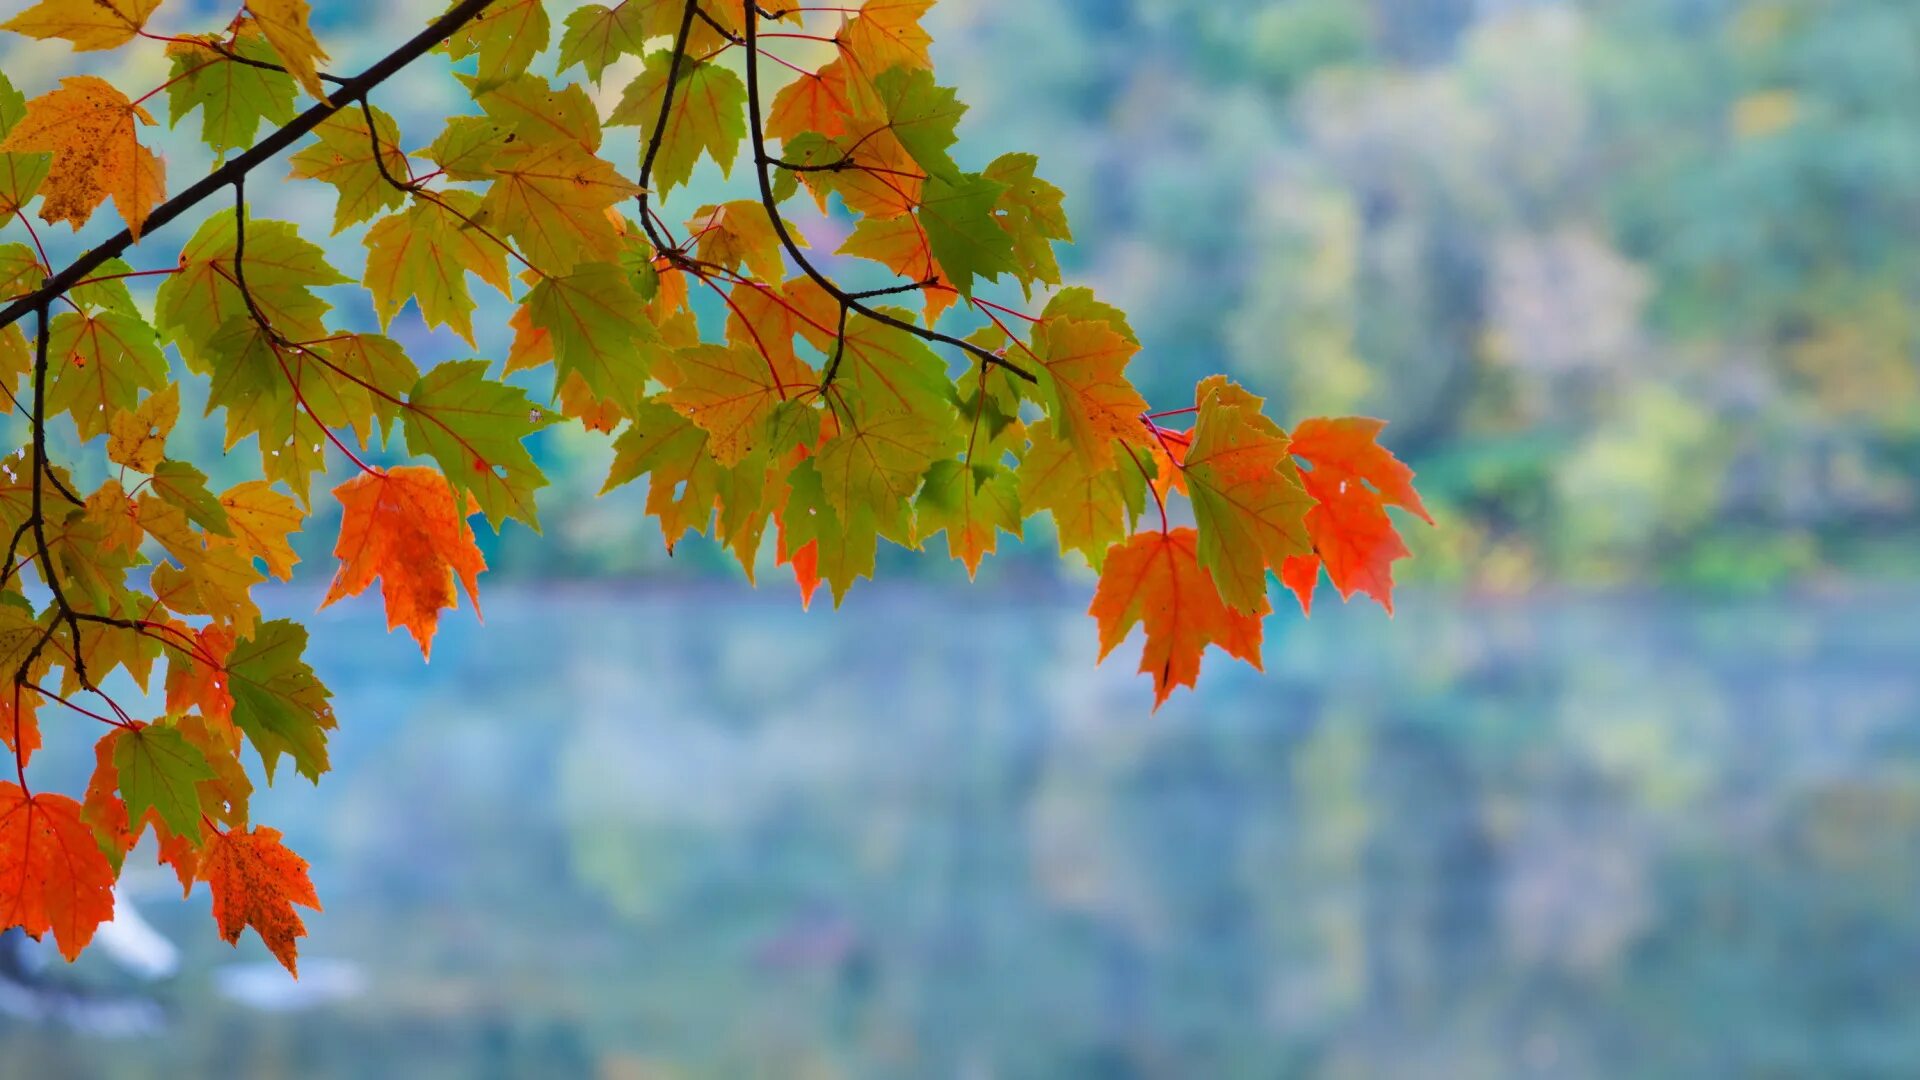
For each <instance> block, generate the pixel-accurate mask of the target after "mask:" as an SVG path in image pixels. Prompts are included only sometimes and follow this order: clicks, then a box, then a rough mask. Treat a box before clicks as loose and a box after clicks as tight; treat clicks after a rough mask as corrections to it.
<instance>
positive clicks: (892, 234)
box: [840, 214, 960, 326]
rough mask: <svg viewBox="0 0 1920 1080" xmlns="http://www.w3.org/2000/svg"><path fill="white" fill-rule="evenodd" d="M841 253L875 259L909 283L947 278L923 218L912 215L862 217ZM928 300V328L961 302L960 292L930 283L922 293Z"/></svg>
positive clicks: (841, 246)
mask: <svg viewBox="0 0 1920 1080" xmlns="http://www.w3.org/2000/svg"><path fill="white" fill-rule="evenodd" d="M840 254H842V255H855V256H858V257H860V258H863V259H872V260H874V261H875V262H878V263H880V264H881V265H883V266H885V267H886V268H887V269H889V270H891V271H893V272H894V273H896V274H898V275H900V276H901V277H903V278H906V279H908V280H909V281H925V282H937V281H938V280H939V279H941V278H944V277H945V276H946V274H945V272H944V271H942V270H941V269H940V263H939V261H938V260H936V259H935V258H934V257H933V246H932V244H931V243H930V242H929V241H928V239H927V230H926V228H925V227H924V226H922V225H921V223H920V219H919V218H917V217H914V216H913V215H911V214H909V215H906V216H904V217H896V218H871V217H867V218H861V219H860V221H859V223H858V224H856V225H855V226H854V227H853V232H852V233H851V234H849V235H848V237H847V239H846V241H845V242H844V243H842V244H841V245H840ZM921 295H922V296H924V297H925V298H926V308H925V311H926V320H927V325H928V326H932V325H933V324H934V323H935V322H937V321H939V318H940V316H941V314H942V313H944V312H945V311H946V310H947V309H948V308H950V307H952V306H953V305H954V304H955V303H957V302H958V301H959V299H960V294H959V292H958V291H956V290H954V289H951V288H942V287H940V286H939V285H937V284H928V285H927V286H925V287H924V288H923V289H922V290H921Z"/></svg>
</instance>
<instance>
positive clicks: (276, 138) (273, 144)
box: [0, 0, 493, 328]
mask: <svg viewBox="0 0 1920 1080" xmlns="http://www.w3.org/2000/svg"><path fill="white" fill-rule="evenodd" d="M492 2H493V0H460V3H458V4H456V5H455V6H454V7H453V8H452V9H450V10H449V11H448V12H447V13H446V14H444V15H442V16H440V17H439V18H438V19H435V20H434V21H433V22H432V23H431V24H430V25H428V27H427V28H426V29H425V30H422V31H421V32H420V33H418V34H416V35H414V36H413V38H412V39H410V40H409V41H407V43H406V44H404V45H401V46H400V47H399V48H397V49H395V50H394V51H392V52H390V53H388V54H387V55H386V56H384V57H382V58H381V59H380V60H379V61H377V62H376V63H375V64H374V65H373V66H372V67H370V68H368V69H367V70H365V71H363V72H361V73H360V74H359V75H357V76H355V77H353V78H351V79H346V80H344V81H342V82H341V83H340V84H339V86H340V88H339V89H338V90H336V91H334V93H333V96H332V98H331V100H328V101H322V102H320V103H319V104H317V105H315V106H313V107H312V108H310V109H308V110H307V111H306V112H303V113H301V114H300V115H299V116H296V117H294V119H293V122H292V123H290V124H287V125H286V126H285V127H282V128H280V129H278V130H277V131H275V132H273V134H271V135H268V136H267V137H266V138H264V139H262V140H260V141H259V142H258V143H255V144H254V145H253V146H252V147H251V148H250V149H248V150H247V151H246V152H245V153H242V154H240V155H239V156H237V157H235V158H234V159H233V160H232V161H229V162H227V163H226V164H225V165H222V166H221V167H219V168H218V169H215V170H214V171H212V172H210V173H208V174H207V175H206V176H205V177H203V178H201V179H200V181H199V182H198V183H196V184H194V185H193V186H192V187H190V188H188V189H187V190H185V191H183V192H181V193H180V194H178V195H175V196H174V197H173V198H171V199H168V200H167V201H166V202H164V203H161V204H160V205H159V206H157V207H155V208H154V210H153V212H152V213H151V214H148V215H147V220H146V225H145V228H144V230H143V231H146V232H151V231H153V230H155V229H158V228H160V227H161V226H163V225H166V224H167V223H168V222H171V221H172V220H173V219H175V218H177V217H179V216H180V215H181V214H184V213H186V212H187V211H188V210H191V209H193V208H194V207H195V206H197V205H199V204H200V203H201V202H202V201H203V200H205V199H206V198H207V197H208V196H210V195H213V194H214V193H216V192H218V191H220V190H221V189H222V188H224V187H226V186H227V185H229V184H231V183H233V182H234V181H235V180H237V179H239V178H240V177H243V176H245V175H246V174H247V173H249V172H251V171H252V170H253V169H254V168H255V167H256V166H259V165H261V164H263V163H265V162H266V161H268V160H270V159H272V158H273V156H274V155H276V154H278V153H280V152H281V151H282V150H285V149H287V148H288V147H291V146H292V145H293V144H294V143H295V142H297V141H299V139H300V138H301V137H302V136H305V135H307V134H308V133H309V132H311V131H313V129H314V128H317V127H319V126H320V125H321V123H323V122H324V121H325V120H326V119H327V118H328V117H330V116H332V115H333V114H334V113H337V112H339V111H340V110H341V109H344V108H346V107H347V106H348V105H351V104H353V103H354V102H356V101H358V100H359V99H360V98H361V97H363V96H364V95H365V94H366V93H367V92H368V91H370V90H372V89H373V88H374V87H376V86H379V85H380V84H381V83H383V82H385V81H386V80H387V79H388V78H390V77H392V76H393V75H394V74H395V73H396V72H398V71H400V70H401V69H403V68H405V67H406V66H407V65H408V64H411V63H413V62H414V61H415V60H418V59H419V58H420V57H422V56H425V55H426V54H427V53H428V52H429V51H431V50H432V49H433V47H434V46H436V45H438V44H440V43H441V42H443V41H445V40H447V39H448V38H450V37H452V36H453V35H454V33H455V32H456V31H458V30H459V29H460V28H461V27H462V26H465V25H466V24H467V23H468V22H470V21H472V20H473V18H474V16H476V15H478V14H480V12H481V10H482V9H483V8H485V7H486V6H487V5H488V4H490V3H492ZM133 239H134V238H133V233H132V231H131V230H128V229H122V230H120V231H119V232H118V233H116V234H115V235H114V236H113V237H112V238H110V239H108V240H107V242H106V243H103V244H101V245H100V246H99V247H97V248H93V249H92V250H90V251H88V252H87V253H86V254H84V255H82V256H80V257H79V258H78V259H75V260H74V261H73V263H72V264H71V265H69V266H68V267H67V268H66V269H65V270H62V271H60V272H59V273H58V274H55V275H54V276H53V277H51V278H49V279H48V280H47V283H46V284H45V285H42V286H41V287H40V288H39V289H37V290H35V291H33V292H31V293H29V294H27V295H26V296H23V297H21V298H20V299H18V300H15V301H14V302H13V303H11V304H9V305H7V307H6V309H5V310H0V328H4V327H7V326H11V325H13V324H14V323H15V322H18V321H19V320H20V319H22V318H24V317H25V316H26V315H27V314H29V313H30V312H33V311H35V310H38V309H39V308H40V307H41V306H42V305H44V304H46V303H48V302H50V301H51V300H53V298H55V297H57V296H60V295H62V294H63V293H65V292H66V291H67V290H68V289H71V288H73V287H74V286H75V285H76V284H78V283H80V282H81V281H84V280H86V278H87V275H89V274H91V273H93V272H94V271H95V270H98V269H99V268H100V267H101V266H102V265H104V264H105V263H107V262H108V261H110V260H113V259H117V258H119V257H120V256H121V255H123V254H125V253H126V250H127V249H128V248H130V247H132V246H133Z"/></svg>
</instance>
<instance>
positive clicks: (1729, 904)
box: [0, 589, 1920, 1078]
mask: <svg viewBox="0 0 1920 1080" xmlns="http://www.w3.org/2000/svg"><path fill="white" fill-rule="evenodd" d="M281 599H282V602H283V605H284V606H285V607H287V608H289V609H293V608H297V607H302V606H306V607H310V601H311V599H312V598H311V597H310V596H306V595H283V596H282V597H281ZM1912 599H1913V598H1911V597H1891V598H1886V597H1882V598H1876V599H1859V600H1850V601H1823V602H1800V603H1788V602H1784V601H1782V602H1775V603H1756V604H1743V605H1740V606H1724V605H1722V606H1700V605H1694V606H1688V605H1686V604H1682V603H1679V602H1675V601H1654V600H1612V601H1595V600H1582V601H1561V602H1549V601H1535V602H1529V603H1527V604H1511V605H1499V606H1475V605H1472V604H1469V603H1466V602H1463V601H1461V600H1459V599H1457V598H1453V597H1448V596H1439V595H1434V596H1419V595H1413V596H1409V597H1408V598H1407V601H1406V602H1405V605H1404V608H1403V610H1402V612H1401V614H1400V616H1399V617H1398V618H1397V619H1395V620H1393V621H1388V620H1385V619H1383V618H1381V617H1380V616H1379V614H1378V612H1377V611H1374V610H1372V609H1366V610H1361V609H1358V608H1356V609H1354V610H1352V611H1343V610H1341V609H1340V608H1339V607H1338V605H1329V606H1328V608H1327V609H1326V610H1325V612H1324V613H1323V614H1320V615H1317V616H1316V617H1315V619H1314V624H1313V626H1312V627H1311V630H1310V631H1303V630H1301V629H1300V628H1299V627H1297V626H1290V625H1286V620H1283V619H1277V618H1276V619H1274V620H1271V621H1270V625H1271V630H1270V632H1271V633H1272V634H1274V635H1275V636H1276V639H1275V640H1274V641H1272V642H1271V646H1270V650H1269V653H1270V657H1271V659H1270V663H1269V668H1270V670H1269V672H1268V674H1267V675H1266V676H1264V677H1262V676H1259V675H1257V674H1255V673H1252V672H1251V671H1246V670H1244V669H1240V670H1236V669H1234V668H1232V667H1229V666H1228V665H1226V664H1225V663H1220V662H1217V661H1209V664H1210V667H1211V668H1212V670H1211V671H1210V676H1209V678H1208V679H1206V680H1204V685H1203V687H1202V690H1201V692H1200V693H1198V694H1190V695H1183V696H1179V697H1176V698H1175V699H1174V701H1173V702H1171V703H1170V704H1169V705H1168V706H1167V707H1166V708H1165V709H1163V710H1162V711H1161V712H1160V713H1158V714H1150V713H1148V712H1147V710H1146V706H1147V704H1148V703H1149V701H1150V691H1149V687H1148V685H1147V683H1146V682H1144V681H1142V680H1139V679H1136V678H1135V677H1134V676H1132V675H1131V674H1130V671H1129V665H1127V664H1126V663H1125V662H1124V659H1123V658H1122V657H1116V659H1115V660H1114V661H1112V662H1110V663H1109V665H1108V666H1106V667H1105V668H1096V667H1095V666H1094V664H1093V649H1094V633H1093V628H1092V626H1091V624H1090V623H1089V622H1088V621H1087V620H1086V619H1085V618H1084V617H1083V616H1082V615H1081V614H1080V613H1079V607H1080V605H1081V604H1083V603H1084V598H1075V597H1068V596H1059V597H1053V596H1047V597H1041V598H1037V599H1034V598H1029V599H1025V600H1014V599H1009V598H1007V597H1005V596H998V597H996V596H993V595H990V594H979V593H965V594H955V593H947V592H941V591H919V590H910V589H909V590H899V591H891V592H890V591H886V590H882V589H868V590H866V591H865V592H864V593H856V596H855V598H854V600H853V601H852V602H851V603H850V604H849V606H848V608H847V609H845V610H843V611H841V612H839V613H838V614H834V613H832V612H825V611H816V612H814V613H813V614H810V615H809V614H803V613H801V612H799V611H797V610H794V609H793V608H792V607H791V606H790V604H789V601H788V598H787V597H786V596H785V595H784V594H782V595H773V594H772V592H771V591H769V593H763V594H758V595H755V594H750V593H746V592H744V591H743V590H731V589H716V590H714V591H712V592H706V591H699V592H679V593H649V594H640V595H632V596H615V597H608V596H605V595H599V596H594V595H589V594H585V593H582V594H578V595H565V594H562V595H560V596H558V597H556V596H554V595H551V594H549V595H548V596H546V597H544V598H536V597H535V596H533V595H530V594H529V595H519V596H515V595H512V594H503V593H499V592H496V593H494V594H493V595H492V596H490V597H489V600H488V608H487V615H488V624H487V626H486V627H485V628H484V629H481V628H477V627H474V626H473V625H472V624H471V620H470V619H469V618H468V617H466V616H465V615H462V616H460V617H458V618H456V619H455V620H454V621H453V622H452V624H451V625H450V626H449V627H448V628H447V629H446V630H445V631H443V636H442V638H441V639H440V641H439V642H438V643H437V644H436V646H435V650H434V662H433V664H432V666H431V667H428V668H424V669H423V668H421V667H420V666H419V664H418V659H417V657H415V656H410V655H409V652H410V650H411V648H412V646H411V644H410V643H409V642H408V641H406V640H405V639H404V638H402V637H392V638H389V637H387V636H386V635H384V634H382V633H380V631H379V622H378V619H379V614H378V611H377V605H368V604H361V605H354V606H353V607H352V609H351V610H349V611H347V612H344V613H336V612H335V611H333V610H329V611H328V612H326V613H323V614H322V615H321V616H319V617H318V620H317V626H316V650H317V653H318V658H317V663H316V666H317V667H319V668H320V670H321V672H322V674H323V675H324V676H325V677H327V679H328V680H329V681H330V682H331V683H332V684H333V685H334V686H335V687H336V688H337V690H338V692H339V699H340V700H339V712H340V715H341V716H342V717H343V718H344V724H345V726H344V727H343V729H342V730H341V732H340V733H339V736H338V738H337V740H336V743H335V746H336V749H335V772H334V774H333V775H332V776H331V777H329V778H328V780H327V781H326V782H325V783H324V784H323V785H322V786H321V787H320V788H319V789H317V790H316V789H314V788H312V787H310V786H308V785H306V784H305V783H304V782H303V781H298V780H296V779H283V780H282V786H281V787H280V788H278V789H276V790H275V791H273V792H271V793H268V794H266V795H265V796H264V797H263V798H261V799H260V800H259V802H258V804H257V807H258V809H257V813H258V815H259V816H260V817H261V818H262V819H263V820H267V821H270V822H273V823H275V824H276V825H279V826H280V827H282V828H283V829H284V830H285V831H286V833H287V834H288V839H289V842H290V843H292V844H293V845H294V846H295V847H296V848H297V849H298V850H300V851H302V852H303V853H305V854H306V855H307V856H308V857H309V858H310V859H311V860H312V862H313V864H314V879H315V882H316V884H317V885H318V887H319V889H320V892H321V895H322V897H323V899H324V900H325V901H326V902H327V904H328V906H329V910H328V912H327V913H326V914H325V915H321V916H314V917H311V918H310V919H309V924H310V926H311V928H312V931H313V936H312V937H311V938H310V939H309V940H308V942H307V943H306V944H305V945H304V947H303V956H302V967H303V969H304V970H306V971H307V972H309V973H310V976H311V977H313V978H314V979H315V980H316V982H315V985H314V986H313V987H311V988H309V987H308V986H306V985H305V984H304V983H303V984H302V985H301V986H300V987H298V988H293V987H290V986H287V985H285V984H284V983H277V984H276V983H275V981H274V980H273V979H270V978H268V977H267V976H265V975H264V974H263V973H262V970H261V969H259V968H258V967H256V966H255V965H256V964H257V963H258V962H260V961H261V960H263V959H264V957H265V953H264V951H263V950H261V949H260V948H259V947H258V945H257V943H255V942H253V941H252V939H251V938H249V939H248V943H247V944H246V946H245V947H244V948H243V949H242V950H241V951H240V952H239V953H237V954H236V953H234V952H233V951H231V950H229V949H228V948H227V947H226V946H225V945H222V944H221V943H219V942H218V940H217V939H216V938H215V936H214V934H213V932H212V927H211V924H210V923H209V921H208V919H207V915H206V912H205V903H206V901H205V899H204V897H203V896H196V897H195V898H194V899H193V900H191V901H187V902H184V903H183V902H181V901H180V900H179V899H178V893H177V891H174V892H168V891H167V889H166V888H165V887H164V886H165V879H164V877H163V875H161V874H160V873H158V872H156V873H154V874H152V875H150V876H148V877H147V878H145V879H141V880H144V882H145V883H146V885H147V888H146V890H145V891H142V892H140V893H139V894H138V900H139V901H140V903H141V907H142V909H143V911H144V912H145V913H146V915H147V917H148V919H149V920H150V921H152V922H153V923H154V924H155V926H157V927H158V928H159V929H160V930H161V932H163V933H165V934H166V935H167V936H169V937H170V938H172V939H173V940H174V941H176V942H178V943H179V944H180V945H181V947H182V950H183V957H182V970H181V974H180V975H179V976H178V977H177V978H175V979H174V980H172V981H171V982H169V983H166V984H163V985H161V986H160V988H159V989H158V990H157V991H152V990H148V991H143V993H150V994H152V995H153V996H154V997H156V998H157V999H158V1000H159V1001H160V1003H161V1004H162V1006H163V1007H164V1008H165V1009H166V1010H167V1014H168V1016H169V1023H168V1027H167V1030H166V1031H165V1032H164V1033H163V1034H160V1035H157V1036H152V1037H146V1038H138V1039H126V1040H118V1041H106V1040H99V1039H93V1038H85V1037H81V1036H77V1035H73V1034H63V1033H60V1032H58V1031H54V1030H46V1029H40V1028H33V1027H27V1026H23V1025H21V1024H19V1023H16V1022H11V1021H3V1020H0V1023H4V1024H6V1026H5V1027H3V1028H0V1075H5V1076H64V1075H76V1076H92V1075H96V1074H99V1075H112V1076H133V1077H142V1076H154V1077H174V1076H183V1075H195V1076H199V1075H244V1076H300V1077H308V1076H314V1077H334V1076H339V1077H360V1076H368V1075H401V1076H408V1077H436V1076H459V1077H468V1076H591V1075H601V1076H608V1077H702V1076H726V1077H733V1076H780V1077H787V1076H818V1077H835V1076H851V1077H894V1076H932V1077H967V1078H971V1077H1042V1076H1045V1077H1055V1076H1088V1077H1128V1076H1142V1077H1159V1076H1182V1077H1186V1076H1207V1077H1240V1076H1246V1077H1274V1076H1286V1075H1327V1076H1378V1075H1394V1076H1444V1077H1460V1076H1525V1075H1543V1076H1545V1075H1551V1076H1556V1077H1557V1076H1607V1077H1618V1076H1705V1075H1731V1074H1745V1073H1752V1072H1764V1073H1770V1074H1777V1075H1790V1074H1805V1073H1809V1072H1816V1073H1821V1074H1827V1075H1832V1074H1841V1073H1853V1074H1890V1073H1905V1074H1911V1073H1912V1072H1913V1071H1914V1070H1915V1069H1916V1068H1920V1028H1917V1027H1915V1025H1913V1024H1912V1023H1911V1022H1910V1018H1911V1017H1912V1016H1913V1015H1914V1010H1915V1009H1916V1007H1920V982H1916V981H1915V980H1913V979H1912V978H1911V977H1910V973H1911V972H1912V971H1913V970H1914V966H1915V964H1916V962H1917V961H1920V889H1916V886H1917V885H1920V881H1917V880H1916V878H1917V877H1920V851H1916V845H1917V844H1920V665H1916V664H1915V663H1914V658H1915V657H1916V656H1920V614H1915V612H1916V610H1920V608H1916V605H1915V604H1914V603H1913V602H1912ZM1123 653H1124V651H1123ZM70 764H71V767H73V768H79V767H80V765H81V764H83V763H82V762H79V761H77V760H76V761H75V762H73V763H70ZM48 767H49V768H58V767H60V765H59V762H58V761H56V762H55V763H54V764H53V765H50V766H48ZM66 974H67V975H68V977H70V978H71V979H72V980H74V981H75V982H77V983H80V984H85V985H91V986H98V987H101V988H102V989H103V991H116V990H117V989H118V988H119V984H118V983H117V982H116V980H119V981H120V982H124V977H123V976H121V975H119V974H118V973H117V972H116V971H115V969H114V968H113V967H112V966H111V965H110V964H108V963H106V962H105V961H104V960H101V959H99V958H97V957H95V956H92V955H89V956H88V957H86V958H83V960H82V962H81V963H80V964H79V965H77V966H76V968H75V969H73V971H72V972H70V973H66ZM249 986H251V987H252V989H251V990H248V989H246V988H247V987H249ZM236 987H240V988H241V989H239V990H236V989H235V988H236ZM248 1002H252V1004H248ZM257 1006H263V1007H257Z"/></svg>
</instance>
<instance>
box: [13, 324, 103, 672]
mask: <svg viewBox="0 0 1920 1080" xmlns="http://www.w3.org/2000/svg"><path fill="white" fill-rule="evenodd" d="M52 321H53V308H52V303H51V302H47V303H43V304H41V305H40V311H39V323H40V333H39V335H38V339H37V341H36V343H35V346H34V362H33V475H32V478H31V483H32V484H33V495H32V511H31V516H29V517H28V518H27V521H28V522H29V523H30V524H31V525H32V526H33V542H34V546H35V547H36V548H37V549H38V550H39V555H40V578H41V580H42V581H45V582H46V583H47V588H48V589H50V590H51V591H52V592H53V602H54V603H55V604H56V605H58V607H59V609H60V614H61V615H62V616H64V617H65V618H66V620H67V629H68V631H69V632H71V633H72V634H73V674H74V677H75V678H77V679H79V680H80V685H82V686H85V687H87V688H88V689H92V688H93V683H92V682H91V681H90V680H89V679H88V678H87V663H86V661H85V660H84V659H83V658H82V657H81V655H80V621H79V620H78V619H76V618H74V616H73V605H71V604H69V603H67V594H66V590H65V589H64V588H63V587H62V586H61V584H60V572H59V570H58V569H57V568H55V567H54V565H53V551H52V549H51V548H50V547H49V546H48V544H47V526H46V521H47V516H46V512H45V509H44V508H43V507H42V505H41V503H42V501H43V494H42V492H41V488H42V487H44V486H45V477H46V475H47V366H48V365H47V351H48V342H49V341H50V340H51V339H52V337H53V331H52V329H51V324H52ZM51 640H53V627H52V626H48V627H47V628H46V629H45V630H44V631H42V632H41V635H40V640H39V641H38V642H35V643H34V646H33V649H32V651H30V652H28V653H27V656H26V659H25V660H22V661H21V662H20V670H19V671H18V672H16V673H15V675H14V681H15V682H22V683H23V682H26V681H27V673H28V672H30V671H32V670H33V663H34V661H36V660H38V659H40V653H41V651H42V650H44V649H45V648H46V647H47V642H49V641H51Z"/></svg>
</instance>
